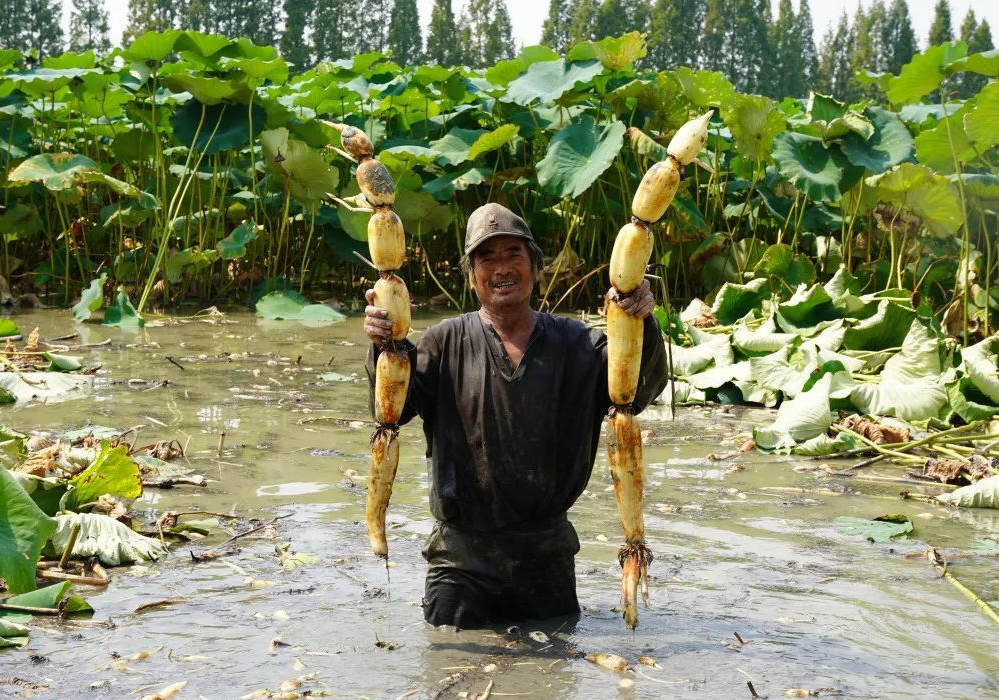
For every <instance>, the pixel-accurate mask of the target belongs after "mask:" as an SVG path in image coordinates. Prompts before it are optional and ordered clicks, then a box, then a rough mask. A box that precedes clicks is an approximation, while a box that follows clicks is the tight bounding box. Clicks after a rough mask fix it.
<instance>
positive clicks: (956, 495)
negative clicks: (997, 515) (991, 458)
mask: <svg viewBox="0 0 999 700" xmlns="http://www.w3.org/2000/svg"><path fill="white" fill-rule="evenodd" d="M937 500H939V501H943V502H944V503H949V504H950V505H952V506H960V507H961V508H999V476H989V477H986V478H984V479H982V480H981V481H977V482H975V483H974V484H970V485H968V486H962V487H961V488H959V489H955V490H954V491H951V492H950V493H943V494H940V495H939V496H937Z"/></svg>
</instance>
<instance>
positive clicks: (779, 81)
mask: <svg viewBox="0 0 999 700" xmlns="http://www.w3.org/2000/svg"><path fill="white" fill-rule="evenodd" d="M797 25H798V18H797V17H795V15H794V8H793V7H792V6H791V0H780V6H779V8H778V10H777V21H776V22H774V23H773V24H772V25H770V46H771V47H772V48H773V68H774V70H773V81H772V83H771V87H770V89H769V90H768V92H769V94H770V95H771V96H773V97H778V98H779V97H804V96H805V89H806V85H805V81H804V76H803V75H802V71H801V70H800V66H801V49H802V47H801V35H800V34H799V33H798V26H797Z"/></svg>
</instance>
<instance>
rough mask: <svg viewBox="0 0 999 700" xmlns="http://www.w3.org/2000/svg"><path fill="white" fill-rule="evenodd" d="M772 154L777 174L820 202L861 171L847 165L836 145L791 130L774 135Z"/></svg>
mask: <svg viewBox="0 0 999 700" xmlns="http://www.w3.org/2000/svg"><path fill="white" fill-rule="evenodd" d="M773 157H774V160H775V161H776V163H777V168H778V169H779V170H780V173H781V175H783V176H784V177H786V178H787V179H788V180H790V181H791V182H792V183H793V184H794V185H796V186H797V187H798V189H800V190H801V191H802V192H804V193H805V194H807V195H808V196H809V197H811V198H812V199H814V200H816V201H820V202H833V201H836V200H838V199H839V198H840V196H841V195H842V194H843V193H844V192H846V191H847V190H849V189H850V188H851V187H853V185H854V183H856V182H857V180H858V179H859V178H860V176H861V175H862V174H863V172H864V171H863V169H862V168H858V167H856V166H854V165H851V164H850V161H849V160H848V159H847V157H846V156H845V155H844V154H843V152H842V151H841V150H840V148H839V146H837V145H828V146H827V145H826V144H825V143H823V141H822V139H820V138H816V137H814V136H808V135H806V134H798V133H795V132H793V131H785V132H784V133H782V134H778V135H777V138H776V139H775V140H774V149H773Z"/></svg>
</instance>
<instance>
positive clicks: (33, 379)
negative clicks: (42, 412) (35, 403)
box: [0, 372, 94, 403]
mask: <svg viewBox="0 0 999 700" xmlns="http://www.w3.org/2000/svg"><path fill="white" fill-rule="evenodd" d="M93 384H94V378H93V377H89V376H81V375H76V374H63V373H60V372H0V393H4V392H5V393H7V394H8V395H10V396H12V397H13V398H14V399H15V400H16V401H18V402H24V401H31V400H32V399H38V400H40V401H44V402H45V403H54V402H56V401H63V400H66V399H72V398H77V397H80V396H82V395H83V394H82V391H83V390H84V389H89V388H92V387H93Z"/></svg>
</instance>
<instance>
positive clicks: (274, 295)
mask: <svg viewBox="0 0 999 700" xmlns="http://www.w3.org/2000/svg"><path fill="white" fill-rule="evenodd" d="M257 315H258V316H260V317H262V318H267V319H281V320H285V321H305V322H308V323H310V324H317V325H327V324H330V323H337V322H339V321H342V320H344V318H345V316H344V315H343V314H341V313H340V312H339V311H337V310H335V309H334V308H332V307H330V306H326V305H325V304H309V303H308V301H307V300H306V298H305V297H303V296H302V295H301V294H298V293H297V292H293V291H291V290H287V289H285V290H278V291H276V292H271V293H270V294H265V295H264V296H262V297H261V298H260V299H259V300H258V301H257Z"/></svg>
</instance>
